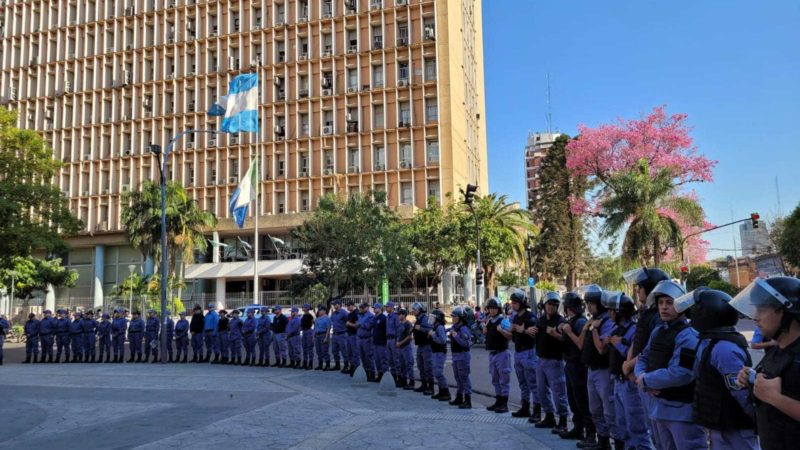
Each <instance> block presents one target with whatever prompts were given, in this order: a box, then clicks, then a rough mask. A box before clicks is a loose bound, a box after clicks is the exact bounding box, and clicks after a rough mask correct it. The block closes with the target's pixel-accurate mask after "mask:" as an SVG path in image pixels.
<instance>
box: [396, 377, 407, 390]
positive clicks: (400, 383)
mask: <svg viewBox="0 0 800 450" xmlns="http://www.w3.org/2000/svg"><path fill="white" fill-rule="evenodd" d="M394 387H396V388H398V389H403V388H404V387H406V379H405V378H395V379H394Z"/></svg>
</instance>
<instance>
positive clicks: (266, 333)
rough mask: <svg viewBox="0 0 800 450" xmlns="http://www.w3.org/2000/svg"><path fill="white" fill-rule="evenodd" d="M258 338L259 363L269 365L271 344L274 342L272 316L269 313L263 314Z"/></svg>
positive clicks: (260, 319)
mask: <svg viewBox="0 0 800 450" xmlns="http://www.w3.org/2000/svg"><path fill="white" fill-rule="evenodd" d="M256 339H257V340H258V364H259V365H262V366H263V365H269V346H270V344H271V343H272V318H271V317H270V316H269V314H263V313H262V314H261V317H259V318H258V328H257V330H256Z"/></svg>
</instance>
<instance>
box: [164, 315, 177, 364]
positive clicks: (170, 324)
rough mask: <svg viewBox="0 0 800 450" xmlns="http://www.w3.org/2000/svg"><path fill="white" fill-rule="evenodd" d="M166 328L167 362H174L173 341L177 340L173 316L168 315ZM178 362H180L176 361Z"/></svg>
mask: <svg viewBox="0 0 800 450" xmlns="http://www.w3.org/2000/svg"><path fill="white" fill-rule="evenodd" d="M165 322H166V323H165V324H164V326H165V327H167V362H173V359H172V356H173V353H172V341H173V340H174V339H175V321H174V320H172V316H171V315H169V314H167V319H166V320H165ZM174 361H175V362H178V360H177V359H176V360H174Z"/></svg>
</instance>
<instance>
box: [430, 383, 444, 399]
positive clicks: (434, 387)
mask: <svg viewBox="0 0 800 450" xmlns="http://www.w3.org/2000/svg"><path fill="white" fill-rule="evenodd" d="M432 390H433V394H431V399H433V400H436V398H437V397H438V396H439V394H437V393H436V385H434V386H433V389H432ZM441 392H442V390H441V389H439V393H441Z"/></svg>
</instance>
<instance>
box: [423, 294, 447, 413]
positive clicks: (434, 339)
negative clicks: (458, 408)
mask: <svg viewBox="0 0 800 450" xmlns="http://www.w3.org/2000/svg"><path fill="white" fill-rule="evenodd" d="M431 317H433V318H434V322H433V328H432V329H431V331H429V332H428V335H429V336H430V338H431V371H432V372H433V379H434V380H436V384H438V385H439V393H438V394H435V395H433V394H432V395H431V398H432V399H434V400H439V401H442V402H445V401H446V402H449V401H450V399H451V397H450V389H448V387H447V378H446V377H445V376H444V363H445V361H446V360H447V331H446V330H445V327H444V326H445V320H444V313H443V312H442V311H441V310H439V309H435V310H433V312H431Z"/></svg>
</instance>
